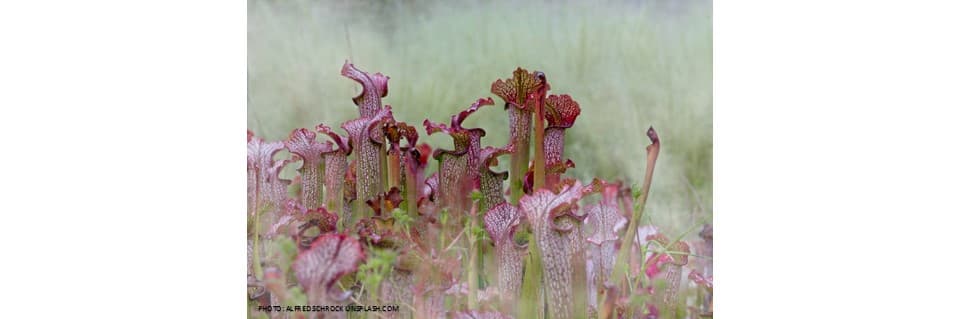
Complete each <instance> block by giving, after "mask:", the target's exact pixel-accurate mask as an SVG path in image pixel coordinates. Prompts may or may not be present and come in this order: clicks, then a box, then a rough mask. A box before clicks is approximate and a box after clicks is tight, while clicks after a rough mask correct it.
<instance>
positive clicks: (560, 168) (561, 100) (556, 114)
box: [543, 94, 580, 187]
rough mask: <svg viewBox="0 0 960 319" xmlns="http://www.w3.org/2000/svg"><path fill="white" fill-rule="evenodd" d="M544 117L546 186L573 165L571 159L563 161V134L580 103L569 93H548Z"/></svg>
mask: <svg viewBox="0 0 960 319" xmlns="http://www.w3.org/2000/svg"><path fill="white" fill-rule="evenodd" d="M544 113H545V114H544V117H545V118H546V120H547V123H548V126H547V128H546V130H545V131H544V139H543V148H544V154H545V159H546V168H547V174H546V187H553V185H555V184H556V183H557V182H559V180H560V177H559V175H560V174H563V172H565V171H566V169H567V168H571V167H574V166H573V161H571V160H569V159H568V160H567V162H564V161H563V146H564V134H565V132H566V130H567V129H568V128H570V127H572V126H573V123H574V121H576V119H577V116H579V115H580V105H579V104H578V103H577V102H576V101H574V100H573V99H572V98H570V96H569V95H566V94H563V95H559V96H558V95H550V96H548V97H547V99H546V103H545V107H544Z"/></svg>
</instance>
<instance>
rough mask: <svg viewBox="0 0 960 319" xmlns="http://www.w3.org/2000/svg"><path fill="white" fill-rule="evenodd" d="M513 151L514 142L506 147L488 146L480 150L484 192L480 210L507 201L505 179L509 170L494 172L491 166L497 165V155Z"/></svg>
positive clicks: (481, 180)
mask: <svg viewBox="0 0 960 319" xmlns="http://www.w3.org/2000/svg"><path fill="white" fill-rule="evenodd" d="M513 151H514V147H513V144H510V145H507V146H505V147H492V146H487V147H484V148H483V149H482V150H480V192H481V193H483V199H482V200H481V201H480V210H482V211H485V210H488V209H489V208H491V207H494V206H497V205H500V204H501V203H505V202H506V199H504V197H503V181H504V180H506V179H507V172H494V171H493V170H491V169H490V167H491V166H494V165H497V157H500V156H502V155H505V154H510V153H513Z"/></svg>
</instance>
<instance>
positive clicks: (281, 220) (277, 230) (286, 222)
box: [266, 198, 307, 238]
mask: <svg viewBox="0 0 960 319" xmlns="http://www.w3.org/2000/svg"><path fill="white" fill-rule="evenodd" d="M306 213H307V209H306V208H304V207H303V205H301V204H300V203H299V202H297V201H296V200H295V199H292V198H287V199H285V200H284V201H283V210H282V213H281V215H280V216H279V217H278V218H277V220H276V221H274V222H273V224H272V225H271V226H270V228H269V229H268V230H267V233H266V236H267V237H268V238H273V237H275V236H277V235H287V236H290V237H295V236H296V235H297V232H298V229H297V227H298V226H299V224H298V223H299V222H301V216H303V215H305V214H306Z"/></svg>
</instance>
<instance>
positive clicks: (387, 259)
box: [357, 246, 397, 297]
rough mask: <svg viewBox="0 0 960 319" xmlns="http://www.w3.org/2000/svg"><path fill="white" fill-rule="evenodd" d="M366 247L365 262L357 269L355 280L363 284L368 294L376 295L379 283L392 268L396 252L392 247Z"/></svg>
mask: <svg viewBox="0 0 960 319" xmlns="http://www.w3.org/2000/svg"><path fill="white" fill-rule="evenodd" d="M368 249H369V250H368V251H367V253H368V254H369V255H368V256H367V262H365V263H363V264H361V265H360V267H359V268H358V269H357V281H359V282H360V283H361V284H363V287H364V288H365V289H367V290H368V291H369V292H370V295H372V296H374V297H376V296H377V290H378V288H379V287H380V283H381V282H383V280H384V279H385V278H387V276H389V275H390V272H391V271H392V270H393V264H394V262H396V260H397V252H396V251H395V250H393V249H383V248H376V247H371V246H368Z"/></svg>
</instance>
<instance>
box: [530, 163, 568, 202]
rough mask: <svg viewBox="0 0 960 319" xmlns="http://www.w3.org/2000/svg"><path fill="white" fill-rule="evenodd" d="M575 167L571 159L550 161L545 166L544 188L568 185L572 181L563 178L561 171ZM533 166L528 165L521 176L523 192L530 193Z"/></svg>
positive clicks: (556, 188) (560, 187)
mask: <svg viewBox="0 0 960 319" xmlns="http://www.w3.org/2000/svg"><path fill="white" fill-rule="evenodd" d="M574 167H577V164H576V163H574V162H573V160H571V159H567V160H566V161H564V162H560V163H552V164H550V165H547V167H546V171H547V173H546V176H545V179H546V188H547V189H550V190H553V191H558V190H560V189H562V188H564V187H566V186H569V185H570V183H572V181H573V180H572V179H564V178H563V173H566V172H567V169H569V168H574ZM534 174H535V172H534V168H533V167H530V169H529V170H528V171H527V175H526V176H524V177H523V193H524V194H530V193H532V192H533V177H534Z"/></svg>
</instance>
